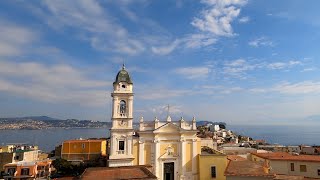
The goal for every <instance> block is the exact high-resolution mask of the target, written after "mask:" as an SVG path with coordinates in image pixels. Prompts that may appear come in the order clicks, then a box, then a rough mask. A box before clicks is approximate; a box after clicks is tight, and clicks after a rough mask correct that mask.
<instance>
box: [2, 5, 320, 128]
mask: <svg viewBox="0 0 320 180" xmlns="http://www.w3.org/2000/svg"><path fill="white" fill-rule="evenodd" d="M319 6H320V1H317V0H309V1H307V2H306V1H302V0H299V1H298V0H282V1H278V0H260V1H253V0H114V1H112V0H99V1H98V0H43V1H36V0H30V1H22V0H12V1H11V0H10V1H9V0H7V1H0V33H1V35H0V116H1V117H21V116H37V115H46V116H50V117H54V118H60V119H69V118H76V119H91V120H99V121H110V120H111V117H110V112H111V96H110V93H111V91H112V83H113V81H114V79H115V76H116V74H117V72H118V71H119V70H120V69H121V66H122V64H123V62H124V63H125V66H126V69H127V70H128V72H129V74H130V75H131V78H132V80H133V83H134V93H135V94H134V117H135V119H134V121H136V122H138V120H139V118H140V117H141V116H143V117H144V119H145V120H150V121H151V120H153V119H154V118H155V117H158V118H160V119H165V117H166V114H167V108H166V106H167V105H168V104H169V105H170V111H169V114H170V115H171V116H172V117H173V118H174V119H175V120H178V119H179V118H180V117H182V116H183V117H184V119H185V120H191V119H192V117H195V118H196V119H197V120H208V121H223V122H226V123H227V124H276V125H277V124H279V125H280V124H285V125H286V124H297V125H299V124H311V125H312V124H317V123H318V125H319V126H320V123H319V122H320V61H319V58H320V46H319V45H320V12H319V10H318V7H319Z"/></svg>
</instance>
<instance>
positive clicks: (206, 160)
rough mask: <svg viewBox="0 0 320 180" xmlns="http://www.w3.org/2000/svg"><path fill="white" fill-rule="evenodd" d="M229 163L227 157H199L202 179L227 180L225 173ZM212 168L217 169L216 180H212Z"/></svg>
mask: <svg viewBox="0 0 320 180" xmlns="http://www.w3.org/2000/svg"><path fill="white" fill-rule="evenodd" d="M227 163H228V161H227V156H226V155H199V174H200V179H206V180H211V179H212V180H225V179H226V176H225V175H224V171H225V169H226V167H227ZM211 166H215V167H216V175H217V176H216V178H211Z"/></svg>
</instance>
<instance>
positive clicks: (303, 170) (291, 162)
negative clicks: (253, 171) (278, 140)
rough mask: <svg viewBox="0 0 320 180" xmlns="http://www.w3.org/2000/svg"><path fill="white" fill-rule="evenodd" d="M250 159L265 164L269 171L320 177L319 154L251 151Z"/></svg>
mask: <svg viewBox="0 0 320 180" xmlns="http://www.w3.org/2000/svg"><path fill="white" fill-rule="evenodd" d="M251 160H252V161H256V162H263V163H264V164H266V165H267V166H268V167H269V169H270V173H274V174H283V175H290V176H303V177H307V178H320V156H318V155H294V154H289V153H285V152H274V153H272V152H270V153H251Z"/></svg>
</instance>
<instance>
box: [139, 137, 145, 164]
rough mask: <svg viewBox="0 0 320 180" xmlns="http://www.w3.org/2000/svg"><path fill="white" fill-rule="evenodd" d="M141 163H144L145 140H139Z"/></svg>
mask: <svg viewBox="0 0 320 180" xmlns="http://www.w3.org/2000/svg"><path fill="white" fill-rule="evenodd" d="M139 165H144V141H143V140H142V139H141V138H140V140H139Z"/></svg>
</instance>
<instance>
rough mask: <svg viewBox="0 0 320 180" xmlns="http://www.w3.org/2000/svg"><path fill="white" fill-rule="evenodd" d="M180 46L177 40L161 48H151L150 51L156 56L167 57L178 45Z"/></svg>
mask: <svg viewBox="0 0 320 180" xmlns="http://www.w3.org/2000/svg"><path fill="white" fill-rule="evenodd" d="M179 44H180V41H179V40H175V41H173V42H172V43H171V44H170V45H168V46H162V47H154V46H153V47H151V50H152V52H153V53H155V54H158V55H167V54H169V53H171V52H172V51H173V50H174V49H175V48H176V47H177V46H178V45H179Z"/></svg>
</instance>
